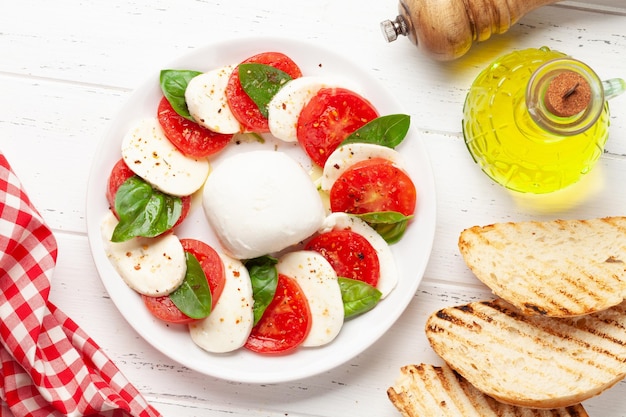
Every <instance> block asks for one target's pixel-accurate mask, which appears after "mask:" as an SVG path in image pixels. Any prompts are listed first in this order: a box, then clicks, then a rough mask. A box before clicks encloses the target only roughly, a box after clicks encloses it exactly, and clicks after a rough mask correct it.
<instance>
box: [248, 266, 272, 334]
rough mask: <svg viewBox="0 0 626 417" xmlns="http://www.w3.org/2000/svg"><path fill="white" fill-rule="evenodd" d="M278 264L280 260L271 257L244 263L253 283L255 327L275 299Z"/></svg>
mask: <svg viewBox="0 0 626 417" xmlns="http://www.w3.org/2000/svg"><path fill="white" fill-rule="evenodd" d="M277 262H278V260H277V259H276V258H272V257H271V256H260V257H258V258H254V259H248V260H247V261H245V262H244V264H245V266H246V268H247V269H248V273H249V274H250V281H251V282H252V296H253V298H254V307H253V308H252V310H253V312H254V325H256V324H257V323H258V322H259V320H261V317H263V313H264V312H265V310H266V309H267V306H269V305H270V303H271V302H272V300H273V299H274V294H276V286H277V285H278V272H277V271H276V263H277Z"/></svg>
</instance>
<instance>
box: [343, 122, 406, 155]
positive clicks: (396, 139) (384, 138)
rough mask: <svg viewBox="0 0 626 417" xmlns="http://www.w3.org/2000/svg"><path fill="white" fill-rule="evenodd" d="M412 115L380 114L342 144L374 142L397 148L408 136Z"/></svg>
mask: <svg viewBox="0 0 626 417" xmlns="http://www.w3.org/2000/svg"><path fill="white" fill-rule="evenodd" d="M410 124H411V117H410V116H409V115H406V114H389V115H387V116H380V117H377V118H376V119H374V120H371V121H370V122H368V123H366V124H364V125H363V126H361V127H360V128H359V129H357V130H356V131H355V132H353V133H352V134H351V135H350V136H348V137H347V138H346V139H344V141H343V142H341V145H345V144H348V143H355V142H361V143H363V142H365V143H373V144H376V145H381V146H386V147H388V148H392V149H393V148H395V147H396V146H398V145H399V144H400V143H401V142H402V141H403V140H404V138H405V137H406V134H407V133H408V131H409V126H410Z"/></svg>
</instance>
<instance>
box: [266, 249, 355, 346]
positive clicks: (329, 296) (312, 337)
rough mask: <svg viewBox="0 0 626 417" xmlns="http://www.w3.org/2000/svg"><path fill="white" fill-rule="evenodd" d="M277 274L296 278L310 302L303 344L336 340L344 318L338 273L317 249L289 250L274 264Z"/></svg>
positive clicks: (308, 344)
mask: <svg viewBox="0 0 626 417" xmlns="http://www.w3.org/2000/svg"><path fill="white" fill-rule="evenodd" d="M276 269H277V271H278V273H279V274H283V275H286V276H288V277H290V278H293V279H295V280H296V282H297V283H298V285H300V288H301V289H302V291H303V292H304V295H305V297H306V299H307V301H308V303H309V309H310V310H311V317H312V323H311V331H310V332H309V334H308V336H307V337H306V339H305V340H304V342H303V343H302V346H322V345H325V344H327V343H329V342H331V341H332V340H334V339H335V337H336V336H337V334H339V331H340V330H341V327H342V326H343V321H344V311H343V300H342V299H341V289H340V288H339V282H338V280H337V273H336V272H335V270H334V269H333V267H332V266H331V265H330V263H329V262H328V261H327V260H326V259H325V258H324V257H323V256H322V255H320V254H319V253H318V252H314V251H307V250H300V251H294V252H289V253H287V254H285V255H283V256H282V257H280V258H279V260H278V263H277V264H276Z"/></svg>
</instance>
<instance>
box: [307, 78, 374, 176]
mask: <svg viewBox="0 0 626 417" xmlns="http://www.w3.org/2000/svg"><path fill="white" fill-rule="evenodd" d="M376 117H378V112H377V111H376V109H375V108H374V106H372V104H371V103H370V102H369V101H367V100H366V99H364V98H363V97H361V96H360V95H358V94H357V93H355V92H353V91H350V90H347V89H345V88H322V89H321V90H320V91H318V92H317V94H316V95H315V96H313V98H311V100H309V102H308V103H307V104H306V105H305V106H304V108H303V109H302V111H301V112H300V116H299V117H298V126H297V135H298V142H300V145H301V146H302V148H303V149H304V150H305V152H306V153H307V154H308V155H309V157H310V158H311V159H312V160H313V162H315V163H316V164H317V165H319V166H321V167H323V166H324V163H325V162H326V160H327V159H328V157H329V156H330V154H331V153H332V152H333V151H334V150H335V149H336V148H337V146H339V144H340V143H341V142H343V140H344V139H345V138H347V137H348V136H349V135H350V134H352V133H354V131H355V130H357V129H358V128H360V127H361V126H363V125H364V124H366V123H367V122H369V121H371V120H373V119H375V118H376Z"/></svg>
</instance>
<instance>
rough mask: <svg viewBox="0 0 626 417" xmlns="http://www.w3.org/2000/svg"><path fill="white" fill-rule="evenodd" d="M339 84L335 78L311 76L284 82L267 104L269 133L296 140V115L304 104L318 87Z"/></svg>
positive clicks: (284, 138) (292, 140)
mask: <svg viewBox="0 0 626 417" xmlns="http://www.w3.org/2000/svg"><path fill="white" fill-rule="evenodd" d="M339 85H341V84H339V82H338V81H336V80H331V79H327V78H322V77H313V76H304V77H299V78H295V79H293V80H291V81H289V82H288V83H286V84H285V85H284V86H283V87H282V88H281V89H280V90H278V92H277V93H276V94H275V95H274V97H273V98H272V100H271V101H270V102H269V104H268V117H267V119H268V124H269V128H270V133H271V134H272V135H274V136H275V137H277V138H278V139H281V140H283V141H285V142H296V141H297V140H298V135H297V128H296V127H297V125H298V117H299V116H300V112H301V111H302V109H303V108H304V106H305V105H306V104H307V103H308V102H309V100H311V98H312V97H313V96H314V95H315V94H317V92H318V91H319V90H320V89H322V88H326V87H337V86H339Z"/></svg>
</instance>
